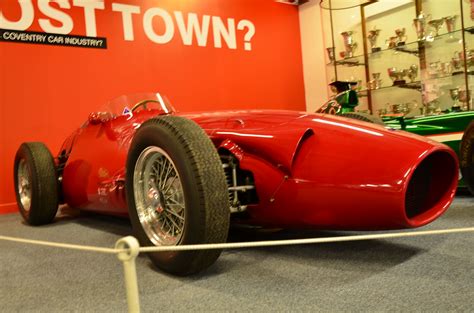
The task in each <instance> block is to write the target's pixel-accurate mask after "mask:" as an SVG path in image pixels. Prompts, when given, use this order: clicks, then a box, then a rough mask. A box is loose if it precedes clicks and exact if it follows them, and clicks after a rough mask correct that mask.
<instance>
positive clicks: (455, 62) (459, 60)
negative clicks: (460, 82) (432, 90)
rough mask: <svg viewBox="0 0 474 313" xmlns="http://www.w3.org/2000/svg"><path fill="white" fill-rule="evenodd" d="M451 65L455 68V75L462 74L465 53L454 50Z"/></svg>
mask: <svg viewBox="0 0 474 313" xmlns="http://www.w3.org/2000/svg"><path fill="white" fill-rule="evenodd" d="M451 65H452V67H453V68H454V72H453V75H457V74H461V73H462V72H463V71H462V67H463V55H462V52H459V51H456V52H454V57H453V58H451Z"/></svg>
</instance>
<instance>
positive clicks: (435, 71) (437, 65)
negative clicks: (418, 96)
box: [428, 61, 441, 78]
mask: <svg viewBox="0 0 474 313" xmlns="http://www.w3.org/2000/svg"><path fill="white" fill-rule="evenodd" d="M428 73H429V75H430V78H437V77H439V76H440V74H441V61H436V62H430V69H429V71H428Z"/></svg>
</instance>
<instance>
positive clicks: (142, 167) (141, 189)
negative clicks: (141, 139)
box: [133, 146, 185, 245]
mask: <svg viewBox="0 0 474 313" xmlns="http://www.w3.org/2000/svg"><path fill="white" fill-rule="evenodd" d="M133 193H134V196H135V207H136V210H137V214H138V219H139V221H140V224H141V226H142V228H143V230H144V231H145V233H146V235H147V236H148V238H149V239H150V241H151V242H152V243H153V244H155V245H176V244H178V243H179V242H180V241H181V238H182V235H183V232H184V221H185V209H184V208H185V202H184V192H183V187H182V185H181V180H180V178H179V175H178V171H177V170H176V166H175V164H174V163H173V161H172V160H171V158H170V157H169V155H168V154H167V153H166V152H165V151H163V150H162V149H160V148H158V147H154V146H153V147H148V148H146V149H145V150H143V151H142V153H141V154H140V156H139V157H138V160H137V162H136V164H135V171H134V174H133Z"/></svg>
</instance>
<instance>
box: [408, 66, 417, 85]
mask: <svg viewBox="0 0 474 313" xmlns="http://www.w3.org/2000/svg"><path fill="white" fill-rule="evenodd" d="M406 73H407V76H408V78H409V79H410V82H412V83H414V82H415V79H416V76H417V75H418V65H416V64H412V65H410V68H409V69H407V70H406Z"/></svg>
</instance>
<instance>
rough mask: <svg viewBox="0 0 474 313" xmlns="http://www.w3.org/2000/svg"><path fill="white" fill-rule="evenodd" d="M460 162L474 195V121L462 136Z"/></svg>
mask: <svg viewBox="0 0 474 313" xmlns="http://www.w3.org/2000/svg"><path fill="white" fill-rule="evenodd" d="M459 163H460V167H461V173H462V177H463V179H464V182H465V183H466V186H467V188H468V189H469V191H470V192H471V194H472V195H474V121H472V122H471V124H469V126H468V127H467V129H466V131H465V132H464V135H463V137H462V141H461V147H460V149H459Z"/></svg>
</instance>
